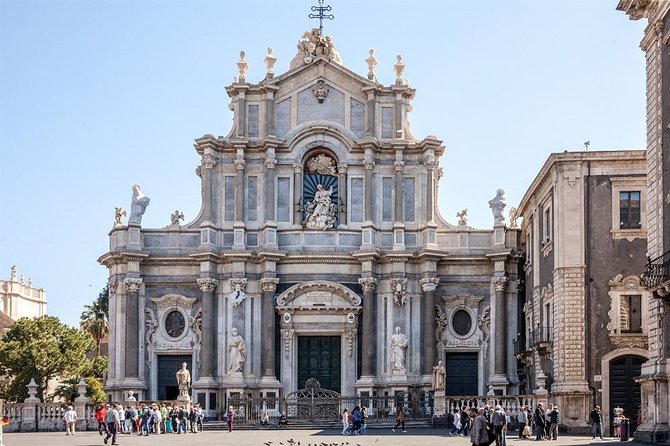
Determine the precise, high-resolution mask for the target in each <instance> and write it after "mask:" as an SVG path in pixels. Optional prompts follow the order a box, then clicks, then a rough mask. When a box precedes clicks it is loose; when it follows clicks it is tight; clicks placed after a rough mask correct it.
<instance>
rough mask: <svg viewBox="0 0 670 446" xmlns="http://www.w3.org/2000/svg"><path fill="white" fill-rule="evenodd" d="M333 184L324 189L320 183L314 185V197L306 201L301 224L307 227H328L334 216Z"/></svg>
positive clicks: (324, 228)
mask: <svg viewBox="0 0 670 446" xmlns="http://www.w3.org/2000/svg"><path fill="white" fill-rule="evenodd" d="M332 195H333V186H330V187H329V188H328V189H324V188H323V185H322V184H319V185H317V186H316V192H315V193H314V199H313V200H312V201H310V202H308V203H307V207H306V208H305V221H304V222H303V225H304V226H305V227H306V228H309V229H323V230H326V229H330V228H332V227H333V224H334V223H335V218H336V215H335V214H336V212H335V203H333V202H332V200H331V196H332Z"/></svg>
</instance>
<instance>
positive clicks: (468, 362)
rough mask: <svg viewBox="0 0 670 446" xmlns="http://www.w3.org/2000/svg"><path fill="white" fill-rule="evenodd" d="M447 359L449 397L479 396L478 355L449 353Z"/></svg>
mask: <svg viewBox="0 0 670 446" xmlns="http://www.w3.org/2000/svg"><path fill="white" fill-rule="evenodd" d="M446 359H447V360H446V369H447V385H446V393H447V395H478V385H477V384H478V379H479V373H478V367H477V365H478V361H479V355H478V353H477V352H472V353H470V352H458V353H447V356H446Z"/></svg>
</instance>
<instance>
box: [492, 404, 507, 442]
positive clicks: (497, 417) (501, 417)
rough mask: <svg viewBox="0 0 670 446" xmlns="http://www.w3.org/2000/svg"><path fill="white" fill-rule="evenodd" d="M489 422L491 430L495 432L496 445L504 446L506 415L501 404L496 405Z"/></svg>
mask: <svg viewBox="0 0 670 446" xmlns="http://www.w3.org/2000/svg"><path fill="white" fill-rule="evenodd" d="M491 423H493V432H494V433H495V434H496V446H504V445H505V426H506V425H507V416H506V415H505V411H504V410H503V408H502V406H500V405H497V406H496V408H495V411H494V412H493V414H492V415H491Z"/></svg>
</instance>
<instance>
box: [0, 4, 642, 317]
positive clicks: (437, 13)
mask: <svg viewBox="0 0 670 446" xmlns="http://www.w3.org/2000/svg"><path fill="white" fill-rule="evenodd" d="M314 4H316V1H300V2H299V1H295V0H283V1H279V0H277V1H274V0H270V1H257V2H232V1H231V2H229V1H225V0H188V1H187V0H178V1H177V0H162V1H159V0H106V1H103V0H60V1H59V0H22V1H16V0H1V1H0V206H1V209H2V210H1V211H0V277H2V278H3V279H7V278H8V277H9V269H10V267H11V265H13V264H16V265H17V266H18V268H19V273H22V274H24V275H25V277H26V280H27V278H28V277H31V278H32V279H33V283H34V285H35V286H38V287H43V288H46V290H47V298H48V312H49V314H52V315H55V316H58V317H60V318H61V319H62V320H63V321H65V322H67V323H69V324H76V323H77V322H78V320H79V315H80V313H81V311H82V307H83V305H84V304H86V303H89V302H90V301H92V300H93V299H94V298H95V297H96V296H97V294H98V292H99V291H100V289H101V288H102V287H103V286H104V285H105V283H106V278H107V271H106V269H105V268H104V267H102V266H100V265H98V263H97V258H98V257H99V256H100V255H101V254H103V253H104V252H106V249H107V247H108V237H107V234H108V232H109V230H110V229H111V227H112V223H113V214H114V207H115V206H122V207H124V208H126V209H127V208H129V205H130V196H131V186H132V184H134V183H139V184H141V185H142V187H143V189H144V191H145V193H146V194H147V195H148V196H149V197H151V204H150V206H149V208H148V209H147V212H146V214H145V215H144V219H143V226H144V227H163V226H165V225H167V224H168V223H169V217H170V213H171V212H173V211H174V210H175V209H180V210H182V211H183V212H184V214H185V215H186V221H187V222H188V221H190V219H192V218H194V217H195V216H196V214H197V212H198V210H199V208H200V189H199V178H198V177H197V176H196V175H195V174H194V169H195V167H196V165H197V164H198V163H199V158H198V157H197V155H196V152H195V150H194V149H193V146H192V145H193V140H194V139H195V138H197V137H199V136H201V135H203V134H206V133H212V134H215V135H225V134H227V133H228V131H229V129H230V124H231V120H232V116H231V113H230V111H229V110H228V104H229V99H228V97H227V95H226V92H225V86H226V85H228V84H230V82H231V81H232V79H233V76H235V75H236V74H237V69H236V65H235V63H236V62H237V60H238V58H239V51H240V50H242V49H244V50H246V52H247V60H248V61H249V65H250V67H249V72H248V74H247V79H248V80H250V81H253V82H258V81H260V80H261V79H262V77H263V76H264V65H263V57H264V56H265V53H266V47H267V46H268V45H272V46H273V47H274V52H275V55H276V56H277V58H278V60H277V63H276V65H275V73H277V74H279V73H282V72H284V71H286V70H287V69H288V63H289V61H290V60H291V59H292V58H293V56H294V55H295V52H296V47H295V45H296V42H297V41H298V39H299V38H300V36H301V35H302V33H303V32H304V31H306V30H307V29H310V28H311V27H313V26H315V25H316V26H318V22H315V21H314V20H310V19H309V18H308V17H307V15H308V14H309V13H310V10H309V9H310V7H311V6H312V5H314ZM326 4H330V5H331V6H332V7H333V11H332V13H333V14H334V15H335V20H334V21H332V22H331V21H328V22H325V25H324V28H325V33H326V34H327V35H330V36H331V37H332V38H333V39H334V41H335V44H336V46H337V48H338V50H339V52H340V54H341V55H342V59H343V62H344V65H345V66H347V67H348V68H350V69H352V70H354V71H355V72H357V73H359V74H361V75H366V73H367V65H366V63H365V62H364V59H365V58H366V57H367V55H368V49H370V48H375V55H376V57H377V59H378V61H379V65H378V66H377V76H378V78H379V81H380V82H381V83H383V84H390V83H392V82H393V81H394V79H395V77H394V75H393V64H394V63H395V55H396V54H399V53H400V54H402V55H403V59H404V62H405V64H406V66H407V68H406V71H405V75H406V77H407V78H408V79H409V81H410V84H411V86H412V87H414V88H416V90H417V94H416V99H415V100H414V102H413V107H414V110H413V112H412V113H411V114H410V115H409V119H410V122H411V125H412V132H413V134H414V135H415V136H416V137H417V138H419V139H421V138H423V137H425V136H427V135H430V134H434V135H436V136H437V137H438V138H439V139H441V140H443V141H444V144H445V146H446V151H445V155H444V156H443V157H442V159H441V162H440V164H441V166H442V167H443V168H444V173H445V176H444V178H443V179H442V181H441V183H440V197H439V206H440V211H441V213H442V215H443V216H444V217H445V218H446V219H447V220H448V221H450V222H452V223H456V222H457V219H456V217H455V216H456V212H458V211H459V210H461V209H463V208H468V213H469V216H470V220H469V223H470V224H471V225H472V226H475V227H477V228H489V227H491V226H492V224H493V218H492V216H491V212H490V209H489V208H488V205H487V201H488V200H489V199H491V198H493V196H494V195H495V191H496V189H497V188H499V187H502V188H503V189H505V191H506V197H507V203H508V209H509V206H515V205H517V204H518V202H519V200H520V199H521V198H522V196H523V193H524V192H525V190H526V188H527V187H528V185H529V184H530V183H531V181H532V180H533V178H534V177H535V175H536V173H537V172H538V170H539V168H540V167H541V166H542V164H543V163H544V161H545V160H546V158H547V157H548V156H549V154H550V153H552V152H562V151H563V150H583V149H584V146H583V143H584V141H586V140H590V141H591V146H590V150H608V149H641V148H644V145H645V121H644V120H645V109H644V101H645V90H644V88H645V75H644V54H643V52H642V51H641V50H640V48H639V42H640V40H641V38H642V34H643V29H644V26H645V25H646V22H642V21H639V22H632V21H630V20H629V19H628V17H627V16H626V15H625V14H624V13H622V12H618V11H616V10H615V8H616V4H617V1H616V0H541V1H539V0H471V1H462V0H458V1H455V0H439V1H438V0H435V1H429V0H414V1H412V2H408V1H403V2H401V1H391V0H386V1H381V0H373V1H360V0H359V1H356V0H331V1H326Z"/></svg>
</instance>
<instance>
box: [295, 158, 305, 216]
mask: <svg viewBox="0 0 670 446" xmlns="http://www.w3.org/2000/svg"><path fill="white" fill-rule="evenodd" d="M301 199H302V164H298V163H296V164H293V203H294V206H293V224H295V225H301V224H302V206H301V205H300V200H301ZM302 205H303V206H304V205H305V203H302Z"/></svg>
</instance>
